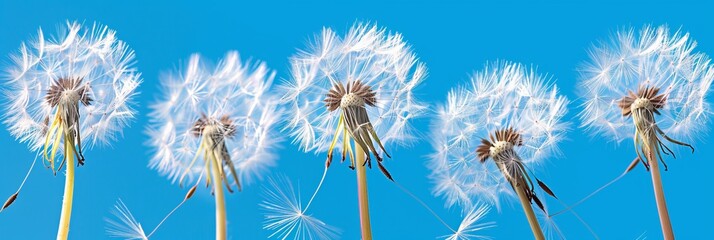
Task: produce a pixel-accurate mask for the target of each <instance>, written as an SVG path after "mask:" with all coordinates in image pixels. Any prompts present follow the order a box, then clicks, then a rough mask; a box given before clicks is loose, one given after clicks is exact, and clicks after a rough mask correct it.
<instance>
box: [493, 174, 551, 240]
mask: <svg viewBox="0 0 714 240" xmlns="http://www.w3.org/2000/svg"><path fill="white" fill-rule="evenodd" d="M496 164H497V165H498V167H499V168H500V169H501V172H503V175H504V176H506V178H507V179H508V181H510V182H511V185H512V186H513V189H514V190H515V191H516V194H518V200H520V202H521V207H523V212H525V214H526V218H528V224H530V226H531V231H533V237H535V239H536V240H545V236H544V235H543V230H541V229H540V225H539V224H538V219H537V218H536V215H535V212H533V207H532V206H531V202H530V200H528V196H526V193H525V192H524V191H523V188H522V187H519V186H521V185H523V184H525V182H523V181H521V182H518V179H514V178H513V177H512V175H511V174H508V170H506V169H507V168H506V166H505V165H504V164H503V163H500V162H498V161H497V163H496Z"/></svg>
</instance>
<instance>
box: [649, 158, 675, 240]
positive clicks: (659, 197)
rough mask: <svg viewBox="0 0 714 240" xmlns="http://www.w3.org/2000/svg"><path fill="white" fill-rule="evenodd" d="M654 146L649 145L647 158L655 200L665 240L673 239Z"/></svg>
mask: <svg viewBox="0 0 714 240" xmlns="http://www.w3.org/2000/svg"><path fill="white" fill-rule="evenodd" d="M654 151H655V150H654V148H652V147H647V160H648V161H649V163H650V174H651V175H652V187H654V193H655V200H656V201H657V212H658V214H659V222H660V225H661V226H662V235H663V236H664V239H665V240H673V239H674V232H673V231H672V222H670V220H669V212H668V211H667V202H666V201H665V199H664V189H663V187H662V178H661V177H660V174H659V165H658V160H657V157H656V155H655V154H656V153H655V152H654Z"/></svg>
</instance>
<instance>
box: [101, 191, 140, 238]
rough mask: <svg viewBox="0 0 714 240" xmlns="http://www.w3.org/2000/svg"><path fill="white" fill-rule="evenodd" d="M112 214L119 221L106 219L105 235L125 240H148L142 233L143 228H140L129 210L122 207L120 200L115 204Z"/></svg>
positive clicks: (122, 203)
mask: <svg viewBox="0 0 714 240" xmlns="http://www.w3.org/2000/svg"><path fill="white" fill-rule="evenodd" d="M112 214H113V215H114V216H115V217H116V218H118V219H119V221H116V220H112V219H108V220H107V222H108V223H109V226H108V227H107V233H109V234H110V235H111V236H112V237H117V238H122V239H127V240H148V239H149V237H147V236H146V233H144V228H142V227H141V224H140V223H139V221H137V220H136V218H134V215H132V214H131V212H130V211H129V208H128V207H126V205H124V202H122V200H121V199H119V200H118V201H117V204H116V205H115V206H114V209H113V210H112Z"/></svg>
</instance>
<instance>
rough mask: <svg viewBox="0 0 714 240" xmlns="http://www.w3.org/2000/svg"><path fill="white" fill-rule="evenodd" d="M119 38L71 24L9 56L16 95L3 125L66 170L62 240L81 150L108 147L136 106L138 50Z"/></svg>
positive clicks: (10, 79)
mask: <svg viewBox="0 0 714 240" xmlns="http://www.w3.org/2000/svg"><path fill="white" fill-rule="evenodd" d="M115 35H116V33H115V32H114V31H113V30H111V29H109V28H108V27H106V26H102V25H99V24H93V25H92V26H91V27H83V26H82V25H81V24H79V23H76V22H67V24H66V25H64V26H62V27H60V31H59V34H58V35H56V36H53V37H51V38H47V39H46V38H45V36H44V34H43V32H42V30H40V31H38V36H37V38H36V39H35V40H33V41H30V42H28V43H23V44H22V45H21V47H20V52H19V53H17V54H14V55H12V56H11V58H12V60H13V64H12V65H11V67H10V68H9V69H8V73H9V74H8V79H7V80H6V82H5V84H6V86H7V91H9V94H8V96H13V97H12V98H11V99H9V100H8V103H7V104H6V105H5V108H6V113H5V120H4V121H5V123H6V124H7V125H8V127H9V129H10V132H11V133H12V135H14V136H15V137H16V138H17V139H19V140H20V141H21V142H27V143H29V145H30V149H31V150H33V151H37V150H40V151H41V152H40V155H41V157H42V159H43V162H44V163H45V166H47V167H48V168H50V169H51V170H52V172H53V173H54V174H56V173H57V172H58V171H61V170H62V169H63V168H64V166H65V165H66V172H65V177H66V180H65V188H64V200H63V204H62V211H61V217H60V223H59V230H58V234H57V239H66V238H67V236H68V233H69V223H70V216H71V213H72V200H73V192H74V182H75V181H74V172H75V166H81V165H84V164H85V157H84V154H83V150H85V148H91V147H93V146H94V145H96V144H97V143H100V144H108V143H109V142H110V141H112V140H114V139H115V135H116V134H117V133H120V131H121V129H122V128H123V127H124V126H126V125H127V123H128V121H129V120H130V119H132V118H133V117H134V113H135V112H134V110H133V109H132V107H131V104H130V103H131V100H132V98H133V97H134V95H135V94H136V92H135V89H136V88H137V87H138V85H139V83H140V82H141V79H140V74H139V73H138V72H137V71H136V69H135V68H134V67H133V64H134V53H133V51H132V50H131V49H129V48H128V47H127V45H126V44H125V43H124V42H122V41H120V40H118V39H117V38H116V36H115ZM18 193H19V190H18ZM16 194H17V193H16Z"/></svg>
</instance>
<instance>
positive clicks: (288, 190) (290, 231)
mask: <svg viewBox="0 0 714 240" xmlns="http://www.w3.org/2000/svg"><path fill="white" fill-rule="evenodd" d="M299 191H300V190H299V189H295V188H294V187H293V184H292V182H290V180H288V179H287V178H286V177H277V178H275V179H272V178H271V179H269V180H268V186H267V187H265V188H264V195H265V200H263V202H262V203H261V204H260V207H261V208H262V209H263V210H264V211H265V219H266V220H265V223H264V224H263V228H264V229H266V230H268V231H272V232H273V233H272V234H270V235H269V236H268V237H269V238H273V237H275V238H279V239H295V240H304V239H337V238H338V237H339V230H338V229H337V228H334V227H332V226H330V225H327V224H325V223H324V222H322V221H320V220H319V219H317V218H315V217H313V216H311V215H307V214H306V213H305V210H307V208H303V206H302V200H301V198H300V193H299ZM296 192H297V193H296ZM310 201H312V198H311V199H310Z"/></svg>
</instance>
